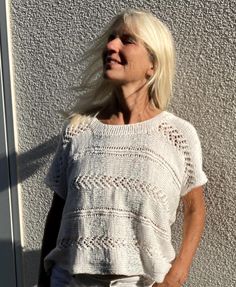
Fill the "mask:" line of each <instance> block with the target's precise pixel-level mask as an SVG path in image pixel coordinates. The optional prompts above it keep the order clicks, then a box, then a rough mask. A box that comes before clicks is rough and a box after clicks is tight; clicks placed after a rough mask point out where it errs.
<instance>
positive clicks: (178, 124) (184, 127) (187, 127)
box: [166, 112, 198, 140]
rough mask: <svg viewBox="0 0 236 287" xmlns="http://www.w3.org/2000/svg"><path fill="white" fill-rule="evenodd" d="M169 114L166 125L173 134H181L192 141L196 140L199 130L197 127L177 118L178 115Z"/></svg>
mask: <svg viewBox="0 0 236 287" xmlns="http://www.w3.org/2000/svg"><path fill="white" fill-rule="evenodd" d="M167 113H168V120H167V121H166V124H167V125H168V126H169V129H170V130H171V131H172V132H173V133H180V134H182V135H183V136H184V137H187V138H189V139H190V140H191V139H194V138H195V137H198V133H197V130H196V128H195V126H194V125H193V124H192V123H191V122H190V121H188V120H186V119H184V118H182V117H180V116H177V115H176V114H174V113H172V112H167Z"/></svg>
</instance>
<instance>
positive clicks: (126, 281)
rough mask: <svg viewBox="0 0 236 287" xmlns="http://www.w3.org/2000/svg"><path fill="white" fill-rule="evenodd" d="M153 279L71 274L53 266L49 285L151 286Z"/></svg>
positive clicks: (92, 286) (69, 286) (61, 286)
mask: <svg viewBox="0 0 236 287" xmlns="http://www.w3.org/2000/svg"><path fill="white" fill-rule="evenodd" d="M154 283H155V281H153V280H151V279H149V278H147V277H144V276H140V275H133V276H125V275H112V274H111V275H105V276H103V275H95V274H77V275H71V274H70V273H69V272H68V271H67V270H65V269H63V268H61V267H59V266H57V265H56V266H54V267H53V269H52V275H51V287H111V286H116V287H151V286H152V285H153V284H154Z"/></svg>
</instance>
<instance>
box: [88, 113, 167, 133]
mask: <svg viewBox="0 0 236 287" xmlns="http://www.w3.org/2000/svg"><path fill="white" fill-rule="evenodd" d="M169 114H170V113H169V112H167V111H162V112H161V113H159V114H157V115H156V116H154V117H152V118H151V119H148V120H145V121H142V122H138V123H133V124H124V125H110V124H104V123H102V122H101V121H100V120H99V119H98V118H97V117H96V115H95V116H94V117H93V120H92V123H91V125H92V128H93V130H94V131H95V132H96V133H101V134H115V135H120V134H137V133H145V132H148V131H150V130H152V129H153V128H157V123H158V122H160V121H161V120H163V119H164V118H166V116H167V115H169Z"/></svg>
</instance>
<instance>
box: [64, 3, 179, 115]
mask: <svg viewBox="0 0 236 287" xmlns="http://www.w3.org/2000/svg"><path fill="white" fill-rule="evenodd" d="M120 25H121V26H125V27H126V28H127V29H128V31H129V32H130V33H131V34H133V35H134V36H135V37H136V38H137V39H139V40H141V41H142V42H143V44H144V45H145V47H146V48H147V50H148V51H149V53H150V56H151V59H152V61H153V64H154V69H155V72H154V75H153V76H152V77H150V79H149V80H148V82H147V85H148V91H149V99H150V102H151V103H152V105H154V106H155V107H156V108H159V109H161V110H165V109H166V108H167V105H168V103H169V100H170V97H171V94H172V83H173V76H174V70H175V48H174V44H173V39H172V35H171V33H170V31H169V29H168V28H167V27H166V25H165V24H163V23H162V22H161V21H160V20H158V19H157V18H156V17H155V16H154V15H152V14H151V13H150V12H147V11H143V10H136V9H128V10H125V11H123V12H121V13H120V14H119V15H117V16H115V17H114V18H113V20H112V21H111V23H110V24H108V26H107V27H105V29H104V31H103V33H102V34H101V35H100V37H98V38H97V40H96V41H95V42H94V44H93V45H92V46H91V48H90V49H89V50H88V51H87V52H86V53H85V54H84V55H83V57H82V59H81V61H82V63H85V68H84V69H83V71H82V73H81V84H80V85H79V87H77V91H78V93H79V97H78V100H77V103H76V104H75V105H74V107H73V108H72V109H71V110H69V111H68V112H64V115H65V116H66V117H67V118H73V117H74V116H76V115H78V114H80V115H86V116H90V115H93V114H95V113H97V112H98V111H99V110H101V109H102V108H103V107H105V106H106V105H107V104H108V103H109V101H110V100H111V97H112V95H113V91H114V87H113V85H112V84H111V83H110V82H109V81H107V80H106V79H104V78H103V63H102V53H103V50H104V47H105V45H106V43H107V39H108V37H109V35H110V34H111V33H112V32H113V30H114V28H115V27H117V26H120Z"/></svg>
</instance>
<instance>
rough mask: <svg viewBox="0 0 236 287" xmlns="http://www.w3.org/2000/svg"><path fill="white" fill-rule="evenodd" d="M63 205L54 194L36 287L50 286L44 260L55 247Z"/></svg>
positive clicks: (43, 241) (46, 225) (46, 226)
mask: <svg viewBox="0 0 236 287" xmlns="http://www.w3.org/2000/svg"><path fill="white" fill-rule="evenodd" d="M64 204H65V201H64V200H63V199H62V198H61V197H60V196H58V195H57V194H56V193H54V196H53V200H52V205H51V208H50V210H49V212H48V216H47V219H46V224H45V229H44V235H43V240H42V249H41V258H40V268H39V279H38V287H49V286H50V276H49V275H48V274H47V273H46V272H45V270H44V258H45V256H46V255H47V254H48V253H49V252H50V251H51V250H52V249H53V248H54V247H55V246H56V241H57V236H58V232H59V228H60V224H61V216H62V212H63V208H64Z"/></svg>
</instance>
